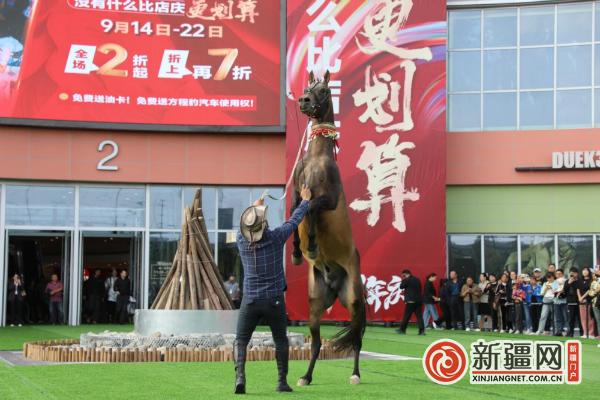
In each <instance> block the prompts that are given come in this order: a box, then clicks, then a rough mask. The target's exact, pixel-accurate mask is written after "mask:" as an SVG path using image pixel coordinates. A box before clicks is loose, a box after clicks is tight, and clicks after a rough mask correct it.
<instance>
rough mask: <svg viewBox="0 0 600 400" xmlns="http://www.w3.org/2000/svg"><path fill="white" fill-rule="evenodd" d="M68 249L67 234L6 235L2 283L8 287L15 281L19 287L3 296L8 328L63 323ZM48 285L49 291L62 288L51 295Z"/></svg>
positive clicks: (18, 232)
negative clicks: (12, 325) (3, 280)
mask: <svg viewBox="0 0 600 400" xmlns="http://www.w3.org/2000/svg"><path fill="white" fill-rule="evenodd" d="M70 245H71V232H70V231H50V230H48V231H29V230H8V231H7V235H6V246H5V249H6V250H5V260H6V263H5V265H6V266H7V268H6V270H7V273H6V280H5V282H7V286H8V285H11V282H14V281H15V279H17V278H16V277H18V279H19V280H20V281H21V282H22V287H23V290H22V291H17V290H15V292H14V293H8V296H6V304H5V307H6V308H5V309H6V310H7V313H6V317H7V318H6V322H7V323H8V324H18V323H21V322H22V323H25V324H45V323H58V324H63V323H66V322H67V317H68V311H67V310H68V304H69V292H70V285H69V278H70V265H71V253H70ZM51 282H53V283H51ZM49 284H50V285H51V286H50V288H52V287H54V288H58V287H60V286H62V291H58V292H56V293H54V294H52V295H51V294H50V293H49V286H48V285H49ZM50 290H54V289H50ZM51 306H53V307H51Z"/></svg>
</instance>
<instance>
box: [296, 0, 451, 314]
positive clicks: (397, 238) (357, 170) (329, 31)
mask: <svg viewBox="0 0 600 400" xmlns="http://www.w3.org/2000/svg"><path fill="white" fill-rule="evenodd" d="M287 13H288V16H287V27H288V53H287V71H288V74H287V90H286V91H288V92H290V93H292V95H290V96H289V97H288V101H287V160H288V173H290V172H291V168H292V164H293V162H294V160H295V156H296V151H297V149H298V146H299V143H300V138H301V137H302V131H304V128H305V127H306V124H307V118H306V117H305V116H303V115H302V114H300V112H299V110H298V104H297V98H298V96H300V94H302V92H303V89H304V87H305V86H306V84H307V82H308V74H309V71H314V72H315V75H316V76H318V77H321V76H323V74H324V73H325V71H326V70H329V71H330V72H331V80H330V82H329V87H330V88H331V94H332V98H333V106H334V114H335V118H336V125H338V131H339V134H340V140H339V144H340V153H339V155H338V165H339V168H340V171H341V174H342V180H343V184H344V189H345V194H346V199H347V201H348V206H349V208H350V218H351V222H352V231H353V234H354V240H355V243H356V246H357V248H358V250H359V252H360V256H361V257H360V258H361V271H362V275H363V276H362V278H363V282H364V284H365V290H366V296H367V303H368V306H369V308H368V312H367V317H368V319H369V320H386V321H394V320H395V321H397V320H399V319H400V318H401V315H402V314H401V312H402V306H403V302H402V297H403V293H402V291H401V290H400V283H401V272H402V270H404V269H410V270H411V271H412V272H413V274H414V275H416V276H417V277H419V278H420V279H421V281H422V282H423V281H424V279H425V276H426V275H427V274H429V273H431V272H436V273H437V274H438V275H441V274H443V273H444V271H445V255H446V250H445V248H446V247H445V245H446V238H445V186H446V183H445V167H446V158H445V155H446V148H445V117H446V102H445V98H446V2H445V1H444V0H429V1H418V2H417V1H414V2H413V1H411V0H375V1H362V0H350V1H343V2H335V1H331V0H293V1H288V10H287ZM289 248H291V246H289ZM288 250H289V249H288ZM288 257H289V254H288ZM288 259H289V258H288ZM286 273H287V275H286V277H287V281H288V288H289V289H288V295H287V304H288V312H289V315H290V318H291V319H293V320H306V319H308V301H307V266H306V264H304V265H301V266H294V265H291V264H290V263H288V267H287V271H286ZM325 318H326V319H330V320H342V319H346V312H345V311H344V310H343V308H342V307H341V305H340V304H339V303H336V304H335V305H334V307H333V309H332V310H328V312H327V313H326V315H325Z"/></svg>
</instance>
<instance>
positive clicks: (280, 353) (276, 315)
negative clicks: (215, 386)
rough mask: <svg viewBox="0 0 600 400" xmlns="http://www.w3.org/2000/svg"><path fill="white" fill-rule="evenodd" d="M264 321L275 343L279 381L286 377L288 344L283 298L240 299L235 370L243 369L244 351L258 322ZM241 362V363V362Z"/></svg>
mask: <svg viewBox="0 0 600 400" xmlns="http://www.w3.org/2000/svg"><path fill="white" fill-rule="evenodd" d="M261 320H262V321H265V323H267V324H268V325H269V327H270V328H271V333H272V334H273V340H274V342H275V356H276V358H277V366H278V369H279V379H280V381H281V380H282V379H283V380H285V377H286V376H287V372H288V357H289V344H288V337H287V314H286V312H285V300H284V298H283V296H278V297H274V298H272V299H255V300H248V299H246V298H243V299H242V306H241V308H240V312H239V316H238V324H237V333H236V337H235V341H236V345H235V351H236V354H235V360H236V368H238V369H239V368H242V369H243V368H244V366H243V364H244V362H245V360H246V350H247V346H248V343H249V342H250V338H251V337H252V333H253V332H254V330H255V329H256V325H258V323H259V321H261ZM242 360H243V361H242ZM240 373H241V374H242V375H244V371H243V370H241V371H240V370H238V375H239V374H240Z"/></svg>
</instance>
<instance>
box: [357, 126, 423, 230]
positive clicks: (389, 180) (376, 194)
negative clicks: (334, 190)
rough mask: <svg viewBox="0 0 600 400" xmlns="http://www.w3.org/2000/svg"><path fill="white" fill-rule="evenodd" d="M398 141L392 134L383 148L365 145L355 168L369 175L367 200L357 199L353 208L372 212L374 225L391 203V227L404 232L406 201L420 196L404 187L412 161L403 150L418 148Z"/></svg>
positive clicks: (370, 218) (368, 143) (371, 223)
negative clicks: (384, 205) (382, 211)
mask: <svg viewBox="0 0 600 400" xmlns="http://www.w3.org/2000/svg"><path fill="white" fill-rule="evenodd" d="M398 142H399V136H398V135H397V134H393V135H391V136H390V138H389V139H388V141H387V142H386V143H384V144H382V145H380V146H377V145H376V144H375V143H374V142H372V141H366V142H363V143H362V145H361V146H362V147H363V148H364V151H363V153H362V155H361V156H360V158H359V160H358V162H357V163H356V166H357V167H358V168H359V169H361V170H363V171H365V173H366V174H367V178H368V183H367V195H368V199H366V200H363V199H355V200H354V201H353V202H352V203H351V204H350V207H351V208H352V209H353V210H355V211H366V210H369V215H368V217H367V223H368V224H369V226H375V224H377V221H379V215H380V211H381V206H382V204H385V203H392V208H393V210H394V220H393V221H392V226H393V227H394V228H396V230H398V231H399V232H405V231H406V221H405V219H404V202H405V201H407V200H410V201H417V200H419V193H418V192H417V190H416V189H411V190H406V187H405V185H404V181H405V179H406V172H407V170H408V168H409V167H410V158H409V157H408V156H407V155H406V154H403V153H402V151H404V150H407V149H414V148H415V145H414V143H412V142H402V143H398Z"/></svg>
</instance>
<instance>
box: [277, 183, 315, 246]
mask: <svg viewBox="0 0 600 400" xmlns="http://www.w3.org/2000/svg"><path fill="white" fill-rule="evenodd" d="M300 197H301V198H302V202H301V203H300V205H298V207H296V209H295V210H294V212H293V213H292V216H291V217H290V219H289V220H287V221H286V222H284V223H283V225H281V226H280V227H278V228H275V229H273V231H272V232H273V235H275V237H276V238H277V239H278V240H279V241H281V242H282V243H284V242H285V241H286V240H288V238H289V237H290V236H291V235H292V233H294V230H296V229H298V225H300V223H301V222H302V219H304V216H305V215H306V213H307V212H308V207H309V205H310V198H311V192H310V189H309V188H308V187H307V186H306V185H304V186H303V187H302V190H301V191H300Z"/></svg>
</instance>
